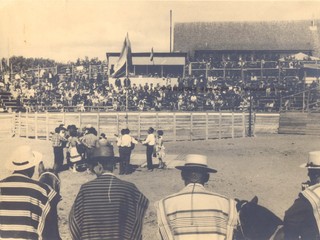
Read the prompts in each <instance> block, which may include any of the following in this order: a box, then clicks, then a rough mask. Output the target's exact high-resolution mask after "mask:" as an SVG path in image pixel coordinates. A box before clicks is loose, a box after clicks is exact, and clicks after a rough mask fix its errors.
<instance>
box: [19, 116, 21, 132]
mask: <svg viewBox="0 0 320 240" xmlns="http://www.w3.org/2000/svg"><path fill="white" fill-rule="evenodd" d="M19 137H21V112H19Z"/></svg>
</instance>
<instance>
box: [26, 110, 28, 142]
mask: <svg viewBox="0 0 320 240" xmlns="http://www.w3.org/2000/svg"><path fill="white" fill-rule="evenodd" d="M26 138H29V113H28V111H27V112H26Z"/></svg>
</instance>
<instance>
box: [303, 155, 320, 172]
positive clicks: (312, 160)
mask: <svg viewBox="0 0 320 240" xmlns="http://www.w3.org/2000/svg"><path fill="white" fill-rule="evenodd" d="M300 167H301V168H308V169H320V151H313V152H309V157H308V162H307V163H304V164H301V165H300Z"/></svg>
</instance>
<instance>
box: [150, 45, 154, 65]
mask: <svg viewBox="0 0 320 240" xmlns="http://www.w3.org/2000/svg"><path fill="white" fill-rule="evenodd" d="M153 55H154V54H153V48H151V52H150V61H151V62H152V61H153Z"/></svg>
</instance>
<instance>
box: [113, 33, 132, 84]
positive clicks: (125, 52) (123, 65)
mask: <svg viewBox="0 0 320 240" xmlns="http://www.w3.org/2000/svg"><path fill="white" fill-rule="evenodd" d="M131 66H132V54H131V43H130V40H129V35H128V34H127V36H126V38H125V40H124V43H123V47H122V51H121V53H120V57H119V59H118V62H117V63H116V64H115V66H114V73H113V75H112V77H115V78H118V77H123V76H125V75H129V71H130V69H131Z"/></svg>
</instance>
